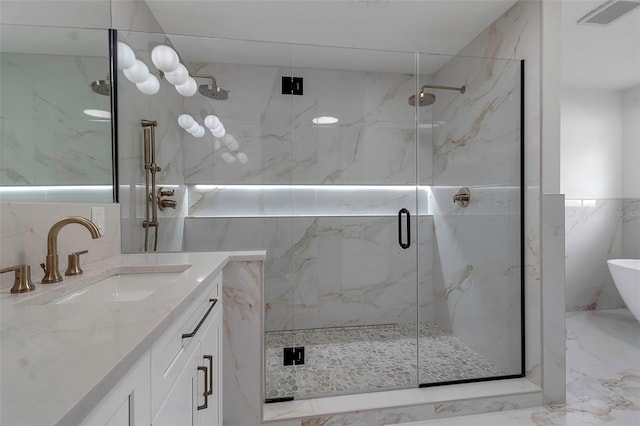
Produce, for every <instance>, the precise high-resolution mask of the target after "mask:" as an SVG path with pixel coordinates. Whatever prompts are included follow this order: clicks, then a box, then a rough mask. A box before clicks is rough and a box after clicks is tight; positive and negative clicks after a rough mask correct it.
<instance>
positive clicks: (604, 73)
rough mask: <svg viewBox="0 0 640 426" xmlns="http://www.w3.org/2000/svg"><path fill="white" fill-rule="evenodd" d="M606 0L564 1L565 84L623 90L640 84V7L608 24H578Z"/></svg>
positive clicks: (563, 48)
mask: <svg viewBox="0 0 640 426" xmlns="http://www.w3.org/2000/svg"><path fill="white" fill-rule="evenodd" d="M603 3H605V0H595V1H594V0H563V2H562V84H563V86H568V87H583V88H596V89H612V90H622V89H627V88H629V87H633V86H636V85H638V84H640V8H637V9H635V10H634V11H633V12H631V13H630V14H628V15H626V16H623V17H622V18H620V19H619V20H617V21H614V22H613V23H611V24H610V25H607V26H594V25H578V24H577V23H576V22H577V21H578V19H580V18H581V17H583V16H584V15H586V14H587V13H588V12H590V11H591V10H593V9H595V8H596V7H598V6H599V5H601V4H603Z"/></svg>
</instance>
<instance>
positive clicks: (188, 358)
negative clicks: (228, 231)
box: [82, 275, 222, 426]
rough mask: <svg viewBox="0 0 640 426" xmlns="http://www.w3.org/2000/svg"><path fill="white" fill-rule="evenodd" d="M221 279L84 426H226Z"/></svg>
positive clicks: (181, 316) (185, 312)
mask: <svg viewBox="0 0 640 426" xmlns="http://www.w3.org/2000/svg"><path fill="white" fill-rule="evenodd" d="M221 285H222V279H221V275H218V276H217V277H216V278H215V279H214V280H213V282H212V283H211V284H209V285H207V287H206V288H205V290H204V291H203V292H200V295H199V296H198V297H197V299H196V300H195V301H194V302H192V303H191V305H190V306H189V307H188V308H187V309H185V310H183V311H182V313H181V314H179V315H177V317H176V319H175V320H173V321H172V322H171V324H170V325H169V327H168V328H167V329H166V330H165V331H164V332H163V333H162V335H160V337H158V338H157V339H156V340H155V341H154V342H153V343H152V345H151V348H150V349H149V350H147V351H146V352H145V355H144V356H142V357H141V358H140V359H139V360H138V361H137V362H136V365H135V366H134V367H133V368H131V369H130V371H129V372H127V374H126V375H125V376H124V377H123V378H122V379H121V380H120V382H119V383H118V384H117V385H116V386H115V387H114V388H113V389H112V390H111V391H110V392H109V394H108V395H107V397H105V398H104V399H103V400H102V401H101V402H100V403H99V404H98V405H97V406H96V408H95V409H94V410H93V411H92V412H91V414H90V415H89V416H88V417H87V418H86V419H85V421H84V422H83V423H82V425H83V426H89V425H130V426H133V425H135V426H141V425H150V424H151V425H152V426H175V425H183V426H188V425H206V426H221V425H222V374H221V373H222V371H221V368H222V303H221V299H220V296H219V291H220V288H221Z"/></svg>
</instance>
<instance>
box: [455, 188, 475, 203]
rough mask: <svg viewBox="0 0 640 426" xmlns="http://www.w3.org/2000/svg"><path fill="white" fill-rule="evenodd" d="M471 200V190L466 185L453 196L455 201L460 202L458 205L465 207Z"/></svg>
mask: <svg viewBox="0 0 640 426" xmlns="http://www.w3.org/2000/svg"><path fill="white" fill-rule="evenodd" d="M470 200H471V191H469V188H467V187H464V188H460V189H459V190H458V192H457V194H456V195H454V196H453V202H454V203H458V205H459V206H460V207H462V208H465V207H467V206H468V205H469V201H470Z"/></svg>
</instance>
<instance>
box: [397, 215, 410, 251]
mask: <svg viewBox="0 0 640 426" xmlns="http://www.w3.org/2000/svg"><path fill="white" fill-rule="evenodd" d="M403 215H404V216H406V218H407V242H406V243H405V242H403V241H402V216H403ZM398 244H400V247H402V248H403V249H405V250H406V249H408V248H409V247H411V213H409V210H407V209H405V208H401V209H400V211H399V212H398Z"/></svg>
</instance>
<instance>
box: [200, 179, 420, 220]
mask: <svg viewBox="0 0 640 426" xmlns="http://www.w3.org/2000/svg"><path fill="white" fill-rule="evenodd" d="M418 192H420V202H421V203H420V213H421V214H424V213H426V212H427V210H428V209H427V202H428V197H427V195H426V194H427V193H428V189H427V188H425V187H420V188H416V186H415V185H402V186H400V185H381V186H377V185H209V186H207V185H195V186H193V185H192V186H189V202H190V206H189V215H190V216H196V217H241V216H292V215H293V216H397V214H398V212H399V211H400V209H402V208H407V209H408V210H409V211H410V212H411V214H412V215H415V214H416V193H418Z"/></svg>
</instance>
